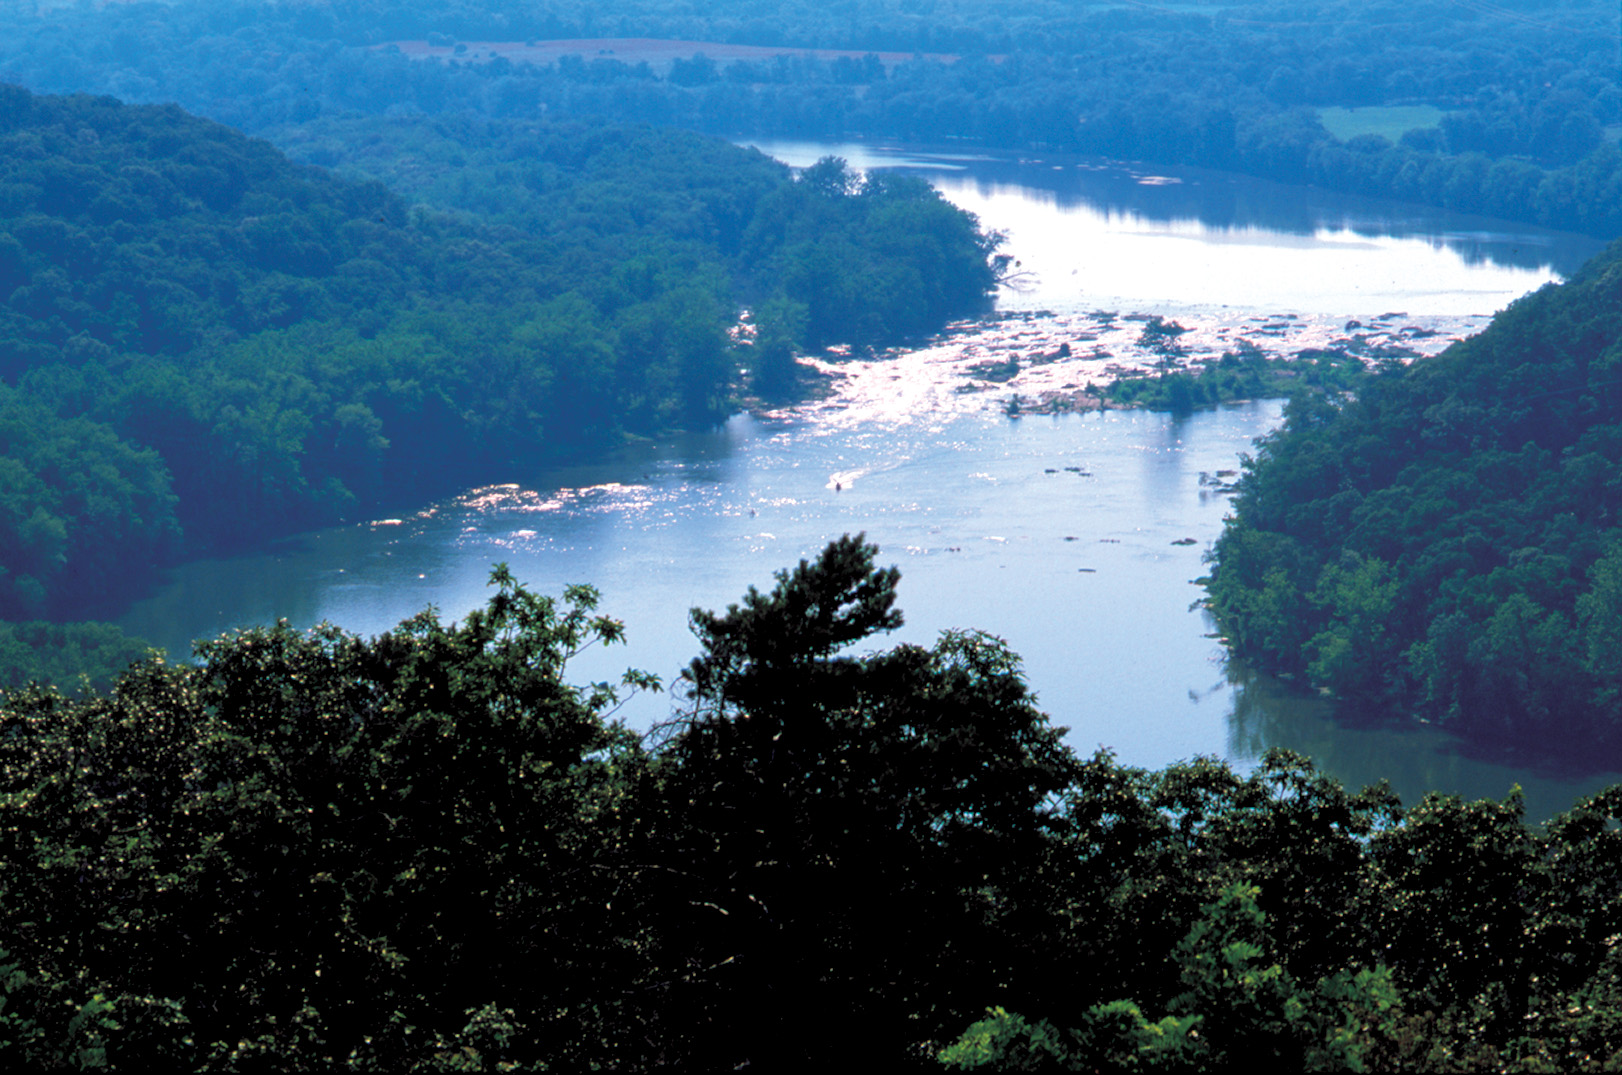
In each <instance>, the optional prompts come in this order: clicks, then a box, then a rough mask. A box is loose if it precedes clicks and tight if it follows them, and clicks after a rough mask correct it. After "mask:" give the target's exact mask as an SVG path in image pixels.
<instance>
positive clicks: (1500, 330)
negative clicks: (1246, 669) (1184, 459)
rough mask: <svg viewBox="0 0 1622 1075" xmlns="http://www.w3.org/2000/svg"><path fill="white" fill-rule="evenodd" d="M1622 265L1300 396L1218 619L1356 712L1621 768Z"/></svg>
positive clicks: (1264, 461)
mask: <svg viewBox="0 0 1622 1075" xmlns="http://www.w3.org/2000/svg"><path fill="white" fill-rule="evenodd" d="M1619 465H1622V244H1618V245H1613V246H1612V247H1611V248H1610V249H1609V250H1608V251H1607V252H1606V253H1605V254H1603V255H1601V256H1599V257H1597V258H1596V259H1594V260H1593V261H1592V262H1590V263H1589V264H1588V265H1587V266H1586V267H1585V268H1584V269H1583V270H1582V271H1581V272H1580V273H1578V274H1577V275H1576V276H1575V277H1573V278H1572V279H1571V280H1570V281H1569V282H1567V283H1566V284H1564V285H1561V286H1549V287H1546V288H1544V289H1543V290H1541V291H1538V292H1535V293H1533V294H1531V295H1528V296H1526V297H1525V298H1523V299H1521V300H1519V301H1517V302H1516V303H1514V304H1513V305H1511V306H1510V307H1509V308H1508V309H1507V310H1505V311H1503V312H1502V313H1500V314H1499V315H1498V316H1497V317H1496V318H1495V319H1494V321H1493V323H1492V325H1491V326H1490V327H1489V328H1488V329H1487V330H1486V331H1484V332H1483V333H1481V334H1480V335H1479V336H1476V337H1474V338H1472V339H1469V340H1466V341H1464V342H1462V343H1459V344H1456V345H1454V346H1453V347H1452V348H1451V349H1449V350H1448V351H1447V352H1446V353H1444V354H1442V355H1440V356H1438V357H1436V358H1433V359H1425V360H1420V361H1416V362H1415V363H1413V365H1411V366H1409V367H1406V368H1403V367H1400V366H1393V367H1390V368H1388V369H1385V370H1383V371H1382V372H1380V373H1379V374H1378V375H1377V376H1375V377H1373V378H1371V379H1370V380H1369V381H1367V382H1365V383H1364V384H1363V385H1361V386H1360V387H1359V388H1358V389H1357V390H1356V391H1355V392H1354V393H1348V394H1342V395H1326V394H1322V393H1315V394H1305V395H1302V396H1300V397H1298V398H1297V399H1295V400H1294V401H1293V402H1292V404H1291V406H1290V408H1289V409H1288V411H1287V412H1286V421H1285V424H1284V427H1283V428H1282V429H1280V430H1279V431H1278V432H1277V433H1275V434H1274V435H1273V436H1271V437H1270V438H1268V439H1267V440H1266V441H1265V442H1263V444H1262V446H1261V449H1260V451H1259V453H1258V455H1257V458H1256V459H1255V460H1254V461H1253V462H1252V463H1250V464H1249V465H1248V466H1247V469H1246V472H1245V475H1244V477H1243V479H1242V480H1241V483H1240V484H1241V492H1240V495H1239V497H1238V498H1237V499H1236V501H1235V517H1234V519H1233V520H1232V521H1231V522H1230V523H1229V524H1228V527H1227V530H1226V531H1225V532H1224V534H1223V536H1222V538H1221V540H1220V541H1219V542H1218V543H1217V546H1216V548H1215V551H1214V559H1215V561H1216V562H1215V565H1214V568H1213V571H1212V582H1211V599H1212V604H1213V607H1214V608H1215V610H1216V612H1217V615H1218V618H1219V619H1220V621H1221V623H1222V626H1223V630H1224V632H1225V633H1226V634H1227V636H1228V638H1229V641H1230V642H1231V644H1232V645H1233V646H1234V648H1235V649H1236V650H1238V652H1240V653H1241V654H1243V655H1245V656H1246V657H1247V658H1249V659H1251V660H1254V661H1256V662H1258V663H1260V664H1261V665H1263V666H1264V667H1267V668H1271V669H1273V670H1276V671H1281V672H1288V673H1293V674H1297V675H1302V676H1305V677H1306V678H1308V679H1309V680H1310V681H1311V682H1313V683H1315V684H1319V685H1322V686H1324V687H1327V688H1329V689H1330V690H1332V691H1334V692H1335V693H1337V694H1339V695H1341V696H1342V697H1343V698H1346V699H1348V700H1349V701H1352V702H1354V703H1355V704H1356V705H1357V706H1359V707H1364V708H1367V707H1374V708H1376V709H1379V710H1395V711H1398V712H1401V713H1405V714H1413V715H1417V716H1421V717H1425V718H1427V719H1431V720H1436V721H1442V722H1446V723H1449V724H1451V725H1453V726H1454V727H1456V728H1457V729H1458V730H1459V731H1461V732H1466V733H1468V734H1471V735H1473V736H1476V737H1494V736H1507V737H1509V738H1511V739H1512V740H1519V741H1527V742H1535V743H1537V744H1538V745H1539V746H1540V747H1541V748H1543V749H1545V750H1549V749H1554V750H1557V751H1559V750H1565V751H1574V752H1575V751H1580V752H1581V753H1582V754H1583V755H1584V756H1585V757H1587V758H1588V759H1589V760H1590V762H1593V761H1595V760H1596V759H1598V758H1605V759H1609V760H1613V761H1614V759H1615V758H1616V757H1617V756H1618V753H1617V752H1618V751H1619V750H1622V622H1619V620H1618V616H1619V614H1622V518H1619V517H1618V510H1619V508H1622V481H1619V479H1618V477H1617V475H1618V473H1619V472H1622V471H1619V469H1618V468H1619Z"/></svg>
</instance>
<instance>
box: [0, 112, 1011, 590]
mask: <svg viewBox="0 0 1622 1075" xmlns="http://www.w3.org/2000/svg"><path fill="white" fill-rule="evenodd" d="M0 98H3V105H4V107H3V108H0V143H3V145H4V147H5V149H6V152H5V153H4V155H3V156H4V164H3V166H0V173H3V174H0V277H4V280H9V281H10V282H9V283H7V284H5V286H4V287H0V292H4V295H3V296H0V299H3V301H0V341H3V342H4V344H5V346H4V347H3V348H0V376H3V377H4V378H5V380H4V381H0V476H3V478H4V480H3V482H0V615H3V616H8V617H11V618H20V617H41V616H47V617H58V618H60V617H63V616H66V615H72V614H75V613H78V614H83V613H85V612H102V610H105V609H108V608H110V607H113V606H116V604H117V603H118V601H119V599H120V598H122V597H125V596H127V595H128V594H129V593H130V592H131V590H132V589H133V588H134V587H136V586H139V585H140V584H141V583H142V582H144V581H146V580H147V579H149V578H150V572H151V570H152V569H153V568H154V567H156V566H158V565H160V564H162V563H164V562H166V561H169V560H172V559H173V558H174V557H175V556H177V555H180V554H182V553H192V554H195V553H197V552H200V551H203V550H206V549H209V548H218V547H220V546H222V545H230V544H234V543H238V542H243V541H248V540H258V539H262V538H263V537H264V536H265V534H266V533H267V531H271V532H274V531H277V530H282V531H285V530H287V529H290V528H296V527H301V526H310V525H315V524H318V523H322V522H330V521H333V520H335V519H338V518H342V517H345V516H350V515H351V514H352V513H356V512H362V511H370V510H373V509H375V508H376V507H378V506H380V505H381V504H383V503H385V502H391V501H396V500H399V499H402V498H412V499H416V500H420V499H421V498H422V497H424V496H429V495H433V494H434V493H436V492H438V491H441V490H444V489H448V488H452V487H454V486H455V484H456V483H458V482H462V483H465V482H468V481H471V480H473V478H474V477H477V478H478V479H479V480H481V481H489V480H490V479H491V475H492V473H500V472H502V471H504V470H505V471H511V470H514V469H516V468H518V467H521V466H526V465H533V460H534V459H535V458H536V457H537V456H541V457H545V456H548V455H550V456H554V457H555V456H559V455H567V454H571V453H576V454H577V453H580V452H584V451H591V450H600V449H602V448H605V447H608V446H611V445H612V444H614V443H616V442H617V441H618V440H619V439H620V438H621V437H623V436H624V435H626V434H643V435H646V434H651V433H656V432H659V431H661V430H666V429H670V428H673V427H678V426H683V425H688V426H690V425H696V424H704V423H707V422H711V421H714V420H715V419H716V418H718V417H719V416H721V415H723V414H724V413H725V412H726V409H727V407H728V406H729V401H730V400H731V398H732V397H733V396H734V395H735V394H736V392H737V390H738V387H739V386H738V383H737V368H738V364H739V362H740V361H743V362H747V361H748V359H749V355H750V349H749V348H747V347H742V346H736V345H734V343H733V341H732V340H731V339H730V338H729V335H728V333H729V330H730V329H731V328H732V326H733V325H734V323H735V322H736V320H737V317H738V311H739V307H740V306H741V305H742V304H744V303H751V304H759V306H760V308H761V309H762V310H763V311H764V312H765V313H766V315H767V322H766V323H767V326H768V335H767V338H766V340H765V341H764V346H763V349H762V350H763V352H764V353H767V354H769V356H770V362H775V363H776V372H775V374H772V373H770V372H769V371H770V369H771V368H772V367H771V365H770V362H768V363H767V364H766V365H767V372H763V374H762V375H763V377H764V378H765V379H766V380H768V381H770V380H771V378H772V376H775V377H776V384H777V387H778V388H779V389H780V390H785V391H786V390H789V389H791V388H792V380H793V379H792V377H787V376H784V371H783V369H782V366H783V365H784V364H785V361H786V363H787V364H789V365H792V361H793V360H792V354H793V352H794V351H795V350H796V349H798V348H801V347H804V346H809V345H812V344H818V343H828V342H834V341H836V340H847V341H860V342H880V341H884V340H888V339H892V338H896V337H897V336H899V335H901V334H906V333H916V332H922V331H927V330H930V329H932V328H934V327H937V326H938V325H939V324H941V323H942V322H943V321H944V320H945V319H946V318H947V317H949V316H953V315H956V314H959V313H964V312H967V311H969V310H971V309H973V308H974V307H975V306H976V305H977V304H978V303H979V302H981V301H983V298H984V295H985V293H986V292H987V290H988V289H989V288H990V287H992V286H993V280H992V277H991V269H990V265H989V259H990V256H991V252H992V249H993V247H994V245H995V240H994V237H988V236H985V235H983V234H982V233H981V232H980V231H979V230H978V229H977V227H976V225H975V222H974V220H973V218H972V217H969V216H968V215H967V214H964V213H962V212H960V211H958V210H956V209H954V208H953V207H951V206H950V205H948V204H947V203H946V202H944V201H942V200H941V199H940V198H939V196H938V195H936V194H935V193H934V191H933V190H931V189H930V188H929V187H928V186H927V185H924V184H922V183H918V182H913V181H882V182H881V181H877V180H875V181H871V182H865V181H859V180H858V178H857V177H855V176H854V175H853V174H851V173H849V172H848V171H847V170H846V169H845V166H844V165H843V163H842V162H836V161H829V162H826V163H825V165H822V166H819V168H821V169H823V170H825V171H826V170H832V171H833V172H834V173H837V176H838V177H841V179H842V180H843V179H846V178H848V180H849V184H848V185H849V187H850V189H849V190H848V191H844V190H832V191H830V190H829V189H824V188H825V187H826V184H823V185H822V186H819V184H818V181H817V179H816V176H817V175H818V174H819V172H818V171H817V170H816V169H813V170H811V178H810V179H802V180H797V179H796V178H795V177H794V176H793V174H792V173H791V172H790V170H789V169H787V168H785V167H784V166H782V165H779V164H777V163H776V162H773V161H770V160H768V159H767V158H765V157H763V156H761V155H760V154H758V153H754V152H750V151H745V150H742V149H739V148H737V147H734V146H730V145H727V144H725V143H722V142H718V141H715V140H713V139H709V138H704V137H701V136H698V135H690V134H682V133H680V132H674V131H664V132H658V131H652V130H647V129H625V128H604V127H602V126H588V125H543V124H535V123H529V124H525V125H522V126H521V127H520V126H514V125H505V126H503V125H496V126H488V125H481V124H477V123H471V122H469V123H464V124H461V125H457V124H453V123H439V124H430V123H407V122H403V121H402V122H399V123H396V124H394V125H392V127H386V128H379V127H375V126H374V127H373V128H368V129H367V131H366V133H365V138H362V137H361V134H360V132H359V131H358V130H357V128H355V127H353V126H349V127H344V126H338V127H334V128H332V129H331V130H330V131H329V132H328V133H326V134H323V135H321V137H322V138H327V139H333V138H348V137H350V136H354V137H355V138H356V139H357V140H358V141H365V142H366V144H367V145H368V146H369V147H370V148H371V149H372V151H373V154H374V156H372V157H365V156H362V157H361V160H362V163H366V162H368V161H369V162H371V163H373V164H375V165H376V167H375V168H374V171H376V172H377V173H378V174H379V175H380V176H381V177H382V178H383V179H386V180H389V181H391V182H397V183H400V184H401V185H403V186H405V187H406V190H407V193H408V194H411V195H413V196H420V197H442V198H444V199H445V200H444V201H442V202H440V206H439V208H432V207H429V206H427V205H425V204H423V203H422V202H418V203H417V204H416V205H408V203H407V202H406V201H404V200H403V199H402V198H401V197H399V196H398V195H395V194H393V193H390V192H389V191H387V190H385V188H384V186H383V185H382V183H381V182H379V181H377V180H376V179H370V178H358V179H341V178H338V177H336V176H334V175H331V174H329V173H326V172H323V171H319V170H317V169H314V168H311V167H307V166H303V165H299V164H295V163H293V162H291V161H289V160H288V159H287V158H285V157H283V156H282V155H281V154H279V153H278V152H277V151H276V150H274V149H272V148H271V147H270V146H269V145H267V144H266V143H264V142H260V141H256V140H253V139H249V138H246V137H244V136H242V135H240V134H237V133H235V132H232V131H229V130H227V129H226V128H223V127H220V126H218V125H217V124H213V123H209V122H206V121H203V120H198V119H196V118H193V117H190V116H187V115H186V114H184V113H182V112H181V111H179V110H178V109H176V108H174V107H172V106H169V107H164V108H157V107H131V106H125V105H121V104H119V103H118V102H116V101H112V100H109V99H105V98H87V97H73V98H48V97H34V96H32V95H30V94H29V93H27V92H26V91H23V90H20V89H17V88H15V87H10V88H7V89H5V90H4V92H3V93H0ZM383 144H387V145H388V146H389V148H388V149H387V150H386V151H385V150H384V149H382V148H380V146H381V145H383ZM467 154H479V155H480V158H479V159H478V160H476V161H475V162H473V163H472V164H469V163H468V162H467V161H466V159H465V155H467ZM413 155H420V157H421V158H423V159H428V160H435V161H443V162H444V163H443V164H442V166H440V167H422V168H418V169H417V170H416V171H415V172H411V173H407V172H406V171H405V170H404V169H403V168H402V166H401V165H402V161H403V159H404V158H405V157H409V156H413ZM453 157H454V158H455V159H456V160H457V161H458V162H459V163H458V165H457V166H456V169H455V178H456V182H457V184H459V186H458V187H457V188H456V189H458V190H461V191H467V190H471V189H475V188H477V189H483V188H484V187H485V186H486V184H485V183H483V180H484V179H485V178H486V177H487V176H488V177H493V179H492V182H491V183H489V184H488V188H489V190H488V193H490V194H492V195H493V196H495V197H496V199H497V201H496V202H495V203H489V202H485V201H481V200H480V199H478V198H475V197H471V196H452V195H450V194H447V193H446V192H445V190H444V189H442V188H443V187H444V186H445V185H446V184H448V183H449V182H450V181H449V179H448V178H447V177H446V175H445V174H444V173H445V171H448V170H449V169H451V168H452V165H451V164H450V163H449V159H451V158H453ZM377 162H383V163H381V164H379V163H377ZM385 165H386V166H385ZM351 170H352V171H362V170H364V169H362V168H360V167H353V168H352V169H351ZM407 175H410V176H412V178H411V180H410V181H407V180H406V178H405V176H407ZM514 176H516V177H517V178H516V179H514V178H513V177H514ZM475 181H478V182H477V183H475ZM470 184H474V186H470ZM514 187H517V188H518V189H521V190H523V191H524V192H525V194H526V197H525V198H519V199H512V200H511V201H510V202H509V203H507V204H506V206H505V208H504V209H503V210H502V211H500V212H491V210H492V208H493V206H499V205H501V196H502V195H503V193H504V192H505V191H509V190H512V189H514ZM486 212H490V215H489V216H487V217H486V216H476V215H473V214H476V213H478V214H483V213H486ZM4 280H0V283H4ZM835 285H837V287H836V286H835ZM836 292H837V293H836ZM6 296H9V297H6Z"/></svg>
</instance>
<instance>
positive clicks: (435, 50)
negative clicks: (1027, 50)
mask: <svg viewBox="0 0 1622 1075" xmlns="http://www.w3.org/2000/svg"><path fill="white" fill-rule="evenodd" d="M389 44H392V45H394V46H396V47H398V48H399V50H400V51H401V52H403V53H405V54H406V55H407V56H410V57H411V58H412V59H414V60H450V59H456V60H463V61H469V60H470V61H473V62H475V63H488V62H489V61H490V60H493V59H495V58H496V57H497V56H504V57H506V58H507V59H508V60H511V61H512V62H514V63H522V62H525V61H528V62H530V63H537V64H540V63H552V62H554V61H556V60H558V59H560V58H562V57H564V56H582V57H584V58H586V59H588V60H594V59H599V58H600V59H612V60H619V61H620V62H621V63H628V64H638V63H643V62H646V63H647V65H648V66H649V67H652V68H655V69H657V70H660V71H661V72H663V71H666V70H668V69H669V67H670V64H671V63H672V62H673V61H675V60H684V59H687V58H688V57H690V56H696V55H698V54H699V53H703V54H704V55H705V56H708V57H709V58H710V59H712V60H714V61H715V62H716V63H722V64H724V63H728V62H730V61H732V60H753V61H759V60H770V59H772V58H774V57H777V56H815V57H816V58H818V59H820V60H833V59H837V58H839V57H840V56H848V57H850V58H851V59H854V60H859V59H861V58H862V57H863V56H866V55H869V53H867V52H862V51H859V50H851V49H796V48H772V47H766V46H759V45H726V44H722V43H720V42H717V41H661V40H656V39H654V38H647V37H596V38H582V39H574V40H566V41H537V42H535V43H534V44H533V45H531V44H526V43H525V42H522V41H459V42H457V45H459V46H466V51H465V52H463V53H462V54H461V55H457V54H456V51H455V47H454V46H433V45H430V44H428V42H426V41H393V42H390V43H389ZM374 47H376V48H388V47H389V46H388V45H387V44H385V45H377V46H374ZM872 55H875V56H877V57H878V58H879V59H880V60H881V61H882V62H883V63H884V66H885V67H887V68H888V67H894V66H895V65H896V64H898V63H905V62H906V61H908V60H912V59H916V58H918V56H917V54H914V53H910V52H876V53H872ZM922 58H924V59H929V60H938V61H940V62H942V63H954V62H956V61H957V59H958V58H957V57H956V56H951V55H946V54H944V53H925V54H923V56H922Z"/></svg>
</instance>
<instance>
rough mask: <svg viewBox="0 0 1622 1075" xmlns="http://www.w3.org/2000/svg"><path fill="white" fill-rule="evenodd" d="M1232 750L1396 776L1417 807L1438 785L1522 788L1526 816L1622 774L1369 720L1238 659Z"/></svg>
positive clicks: (1487, 790)
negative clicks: (1279, 751) (1278, 753)
mask: <svg viewBox="0 0 1622 1075" xmlns="http://www.w3.org/2000/svg"><path fill="white" fill-rule="evenodd" d="M1227 677H1228V683H1229V684H1230V686H1231V687H1232V688H1233V694H1232V698H1233V711H1232V713H1231V714H1230V715H1229V717H1228V745H1227V749H1228V757H1229V759H1230V760H1231V761H1232V762H1233V764H1235V765H1236V766H1241V767H1243V766H1247V765H1251V764H1254V763H1255V762H1256V761H1258V760H1259V759H1260V758H1261V756H1262V755H1263V754H1265V753H1266V752H1267V751H1268V750H1270V749H1272V748H1274V747H1284V748H1286V749H1288V750H1293V751H1295V752H1296V753H1298V754H1304V755H1306V756H1307V757H1309V758H1311V759H1312V762H1313V764H1314V765H1316V766H1317V767H1318V769H1319V770H1320V771H1322V772H1325V773H1328V774H1329V775H1331V776H1333V777H1334V778H1335V779H1337V780H1339V781H1340V782H1341V783H1342V784H1344V785H1345V786H1347V787H1348V788H1353V789H1357V788H1362V787H1365V786H1367V785H1369V784H1375V783H1378V782H1380V781H1382V780H1385V781H1388V782H1389V783H1390V784H1391V787H1392V789H1393V790H1394V791H1396V792H1397V794H1398V795H1399V796H1401V798H1402V801H1403V804H1404V805H1406V806H1412V805H1413V804H1415V803H1417V802H1418V801H1419V800H1420V799H1421V798H1422V797H1424V795H1425V794H1426V793H1427V792H1429V791H1432V790H1439V791H1443V792H1449V793H1454V794H1458V795H1462V796H1463V797H1464V798H1466V799H1480V798H1492V799H1502V798H1503V797H1504V796H1505V795H1507V794H1509V792H1510V789H1511V788H1512V787H1515V786H1519V787H1520V788H1521V789H1522V791H1523V792H1524V794H1525V796H1526V816H1527V817H1528V819H1530V820H1532V821H1542V820H1545V819H1547V818H1550V817H1553V816H1554V815H1555V814H1557V813H1561V812H1563V811H1566V810H1569V809H1570V808H1571V805H1572V803H1573V802H1575V801H1576V800H1577V799H1578V798H1580V797H1582V796H1585V795H1589V794H1592V793H1593V792H1595V791H1598V790H1600V789H1601V788H1603V787H1606V786H1607V785H1609V784H1611V783H1614V782H1616V774H1615V773H1611V772H1605V771H1600V770H1597V769H1596V768H1595V767H1594V765H1593V764H1592V763H1590V764H1588V765H1583V764H1582V760H1581V759H1580V758H1578V757H1576V756H1562V757H1543V758H1535V757H1532V756H1530V755H1528V754H1527V753H1526V752H1525V750H1524V745H1523V749H1522V750H1520V751H1518V752H1515V751H1508V750H1506V749H1505V748H1504V747H1503V746H1502V745H1500V744H1471V743H1464V742H1461V741H1460V740H1458V739H1455V738H1454V737H1452V736H1450V735H1448V734H1446V733H1445V732H1443V731H1441V730H1440V729H1437V728H1433V727H1417V726H1402V725H1400V724H1398V723H1397V722H1396V721H1395V720H1394V719H1384V718H1377V717H1376V718H1370V717H1369V716H1368V715H1367V714H1359V713H1356V712H1350V711H1347V710H1346V708H1345V707H1340V708H1339V711H1338V712H1337V707H1336V706H1335V704H1334V703H1333V702H1330V701H1329V700H1327V699H1325V698H1321V697H1318V696H1315V695H1311V694H1306V693H1303V692H1301V691H1299V690H1297V689H1295V688H1293V687H1291V686H1290V685H1289V684H1287V683H1284V682H1281V681H1280V680H1278V679H1275V678H1273V677H1272V676H1268V675H1265V674H1263V673H1260V672H1257V671H1255V670H1253V669H1251V668H1250V667H1248V666H1247V665H1245V663H1244V662H1242V661H1240V660H1238V659H1235V658H1230V659H1229V661H1228V664H1227Z"/></svg>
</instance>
